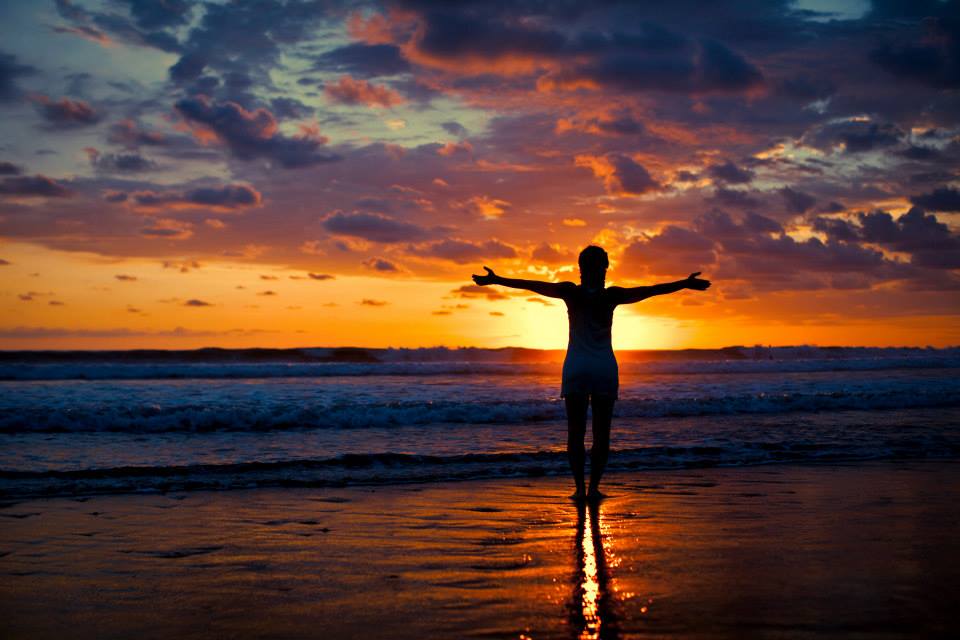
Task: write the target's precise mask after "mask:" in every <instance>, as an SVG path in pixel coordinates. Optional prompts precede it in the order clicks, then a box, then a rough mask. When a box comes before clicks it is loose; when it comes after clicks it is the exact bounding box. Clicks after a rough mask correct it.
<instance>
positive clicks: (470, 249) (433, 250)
mask: <svg viewBox="0 0 960 640" xmlns="http://www.w3.org/2000/svg"><path fill="white" fill-rule="evenodd" d="M409 252H410V253H412V254H413V255H418V256H421V257H425V258H439V259H441V260H449V261H451V262H455V263H457V264H466V263H468V262H477V261H482V260H484V259H487V260H494V259H498V258H515V257H517V250H516V249H514V248H513V247H511V246H510V245H508V244H504V243H503V242H500V241H499V240H487V241H486V242H482V243H479V242H469V241H466V240H454V239H450V238H447V239H445V240H440V241H438V242H433V243H430V244H427V245H421V246H418V247H411V248H410V249H409Z"/></svg>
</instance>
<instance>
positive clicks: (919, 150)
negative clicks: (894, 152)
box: [899, 144, 943, 161]
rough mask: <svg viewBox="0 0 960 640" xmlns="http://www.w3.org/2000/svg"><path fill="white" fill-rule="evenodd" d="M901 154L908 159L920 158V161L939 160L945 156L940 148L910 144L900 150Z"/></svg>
mask: <svg viewBox="0 0 960 640" xmlns="http://www.w3.org/2000/svg"><path fill="white" fill-rule="evenodd" d="M899 153H900V155H901V156H903V157H904V158H907V159H908V160H920V161H929V160H939V159H941V158H942V157H943V154H942V153H941V152H940V150H939V149H935V148H933V147H924V146H920V145H913V144H912V145H910V146H909V147H907V148H906V149H904V150H902V151H900V152H899Z"/></svg>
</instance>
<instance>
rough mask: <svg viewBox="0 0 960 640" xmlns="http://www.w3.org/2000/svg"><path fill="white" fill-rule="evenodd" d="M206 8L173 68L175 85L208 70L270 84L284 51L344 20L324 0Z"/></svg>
mask: <svg viewBox="0 0 960 640" xmlns="http://www.w3.org/2000/svg"><path fill="white" fill-rule="evenodd" d="M203 9H204V12H203V16H202V17H201V19H200V20H199V21H198V22H197V23H196V24H195V25H194V26H193V27H192V28H191V29H190V31H189V33H188V34H187V36H186V39H185V40H184V42H183V43H182V44H181V45H180V50H181V52H182V55H181V57H180V59H179V60H178V61H177V62H176V63H175V64H174V65H173V67H171V69H170V76H171V78H172V79H173V80H174V81H176V82H184V81H191V80H193V79H195V78H197V77H198V76H199V75H200V73H202V71H203V69H204V68H208V69H211V70H213V71H215V72H217V73H221V74H225V73H229V72H234V71H244V72H247V73H250V74H251V75H253V76H255V77H256V78H257V79H258V81H263V82H265V83H267V84H269V71H270V69H272V68H273V67H275V66H277V65H278V64H279V63H280V59H281V56H282V55H283V51H284V48H285V47H290V46H293V45H296V44H297V43H299V42H302V41H304V40H306V39H308V38H311V37H313V36H314V35H315V34H316V28H317V26H319V25H320V24H321V23H322V22H323V20H325V19H327V18H329V17H332V16H334V15H339V16H340V17H342V13H338V12H336V13H335V12H333V11H331V9H332V6H331V5H330V3H329V2H326V1H324V0H256V1H242V2H231V3H228V4H214V3H206V4H204V5H203Z"/></svg>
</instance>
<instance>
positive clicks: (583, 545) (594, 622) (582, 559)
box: [571, 503, 619, 640]
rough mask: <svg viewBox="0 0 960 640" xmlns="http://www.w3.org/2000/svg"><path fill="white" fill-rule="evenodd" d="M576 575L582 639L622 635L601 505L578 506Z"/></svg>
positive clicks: (575, 617) (575, 615) (576, 615)
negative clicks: (602, 524) (606, 546)
mask: <svg viewBox="0 0 960 640" xmlns="http://www.w3.org/2000/svg"><path fill="white" fill-rule="evenodd" d="M576 545H577V548H576V556H577V574H576V579H575V581H574V594H573V601H572V603H571V604H572V607H571V609H572V612H571V613H572V616H571V618H572V622H573V624H574V626H575V628H576V630H577V637H578V638H580V639H581V640H590V639H597V638H617V637H619V632H618V627H617V619H616V614H615V612H614V610H613V609H614V607H613V605H614V593H613V590H612V588H611V585H610V576H609V574H608V572H607V557H606V549H605V548H604V545H603V533H602V526H601V515H600V505H599V504H596V503H591V504H590V505H586V504H582V503H581V504H578V505H577V543H576Z"/></svg>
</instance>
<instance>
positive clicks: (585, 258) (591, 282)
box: [577, 245, 610, 288]
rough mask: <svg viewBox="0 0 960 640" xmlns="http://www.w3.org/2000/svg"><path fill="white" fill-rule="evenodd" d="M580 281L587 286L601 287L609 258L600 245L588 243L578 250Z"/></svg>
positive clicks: (608, 264)
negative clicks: (588, 244)
mask: <svg viewBox="0 0 960 640" xmlns="http://www.w3.org/2000/svg"><path fill="white" fill-rule="evenodd" d="M577 261H578V262H579V263H580V283H581V284H583V285H584V286H587V287H591V288H593V287H602V286H603V283H604V281H605V280H606V277H607V268H608V267H609V266H610V259H609V258H608V257H607V252H606V251H604V250H603V249H602V248H601V247H597V246H595V245H590V246H589V247H587V248H586V249H584V250H583V251H581V252H580V258H579V259H578V260H577Z"/></svg>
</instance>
